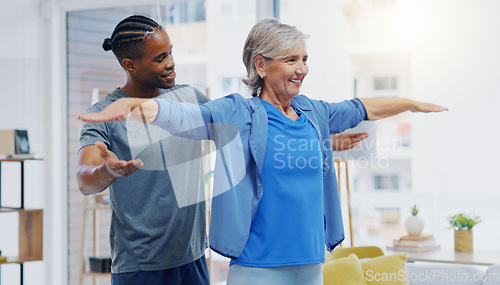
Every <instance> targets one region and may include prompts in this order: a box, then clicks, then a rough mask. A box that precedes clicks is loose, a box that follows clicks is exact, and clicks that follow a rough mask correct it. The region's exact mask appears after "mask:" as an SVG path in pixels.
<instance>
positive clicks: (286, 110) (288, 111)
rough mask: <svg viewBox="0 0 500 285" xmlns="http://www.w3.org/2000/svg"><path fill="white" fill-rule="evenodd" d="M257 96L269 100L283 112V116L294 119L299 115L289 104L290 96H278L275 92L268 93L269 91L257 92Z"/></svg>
mask: <svg viewBox="0 0 500 285" xmlns="http://www.w3.org/2000/svg"><path fill="white" fill-rule="evenodd" d="M259 98H260V99H262V100H264V101H266V102H269V103H270V104H272V105H273V106H274V107H276V108H277V109H278V110H280V112H282V113H283V114H285V116H287V117H288V118H290V119H292V120H294V121H295V120H296V119H297V118H298V117H299V115H298V114H297V113H296V112H295V109H293V107H292V106H290V101H291V98H286V97H285V96H279V95H276V94H272V95H270V93H268V92H261V93H260V94H259Z"/></svg>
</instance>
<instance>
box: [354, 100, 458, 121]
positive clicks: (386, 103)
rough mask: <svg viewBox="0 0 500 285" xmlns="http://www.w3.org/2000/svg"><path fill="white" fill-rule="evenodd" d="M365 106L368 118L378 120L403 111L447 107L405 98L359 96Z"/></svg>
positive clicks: (428, 111) (432, 110) (432, 109)
mask: <svg viewBox="0 0 500 285" xmlns="http://www.w3.org/2000/svg"><path fill="white" fill-rule="evenodd" d="M359 100H360V101H361V103H363V106H365V109H366V113H367V115H368V120H370V121H374V120H380V119H383V118H387V117H390V116H394V115H397V114H399V113H402V112H405V111H411V112H423V113H430V112H442V111H447V110H448V108H446V107H442V106H439V105H436V104H432V103H427V102H420V101H415V100H411V99H407V98H359Z"/></svg>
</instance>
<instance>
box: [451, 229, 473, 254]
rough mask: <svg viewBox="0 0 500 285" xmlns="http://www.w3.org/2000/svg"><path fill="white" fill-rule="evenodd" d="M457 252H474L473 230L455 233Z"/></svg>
mask: <svg viewBox="0 0 500 285" xmlns="http://www.w3.org/2000/svg"><path fill="white" fill-rule="evenodd" d="M455 251H461V252H470V251H472V230H461V231H457V230H456V231H455Z"/></svg>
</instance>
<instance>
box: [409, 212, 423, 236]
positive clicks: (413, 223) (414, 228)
mask: <svg viewBox="0 0 500 285" xmlns="http://www.w3.org/2000/svg"><path fill="white" fill-rule="evenodd" d="M410 213H411V216H409V217H408V218H407V219H406V220H405V229H406V231H407V232H408V235H410V236H418V235H420V234H421V233H422V230H423V229H424V220H422V219H421V218H420V217H419V216H418V208H417V205H413V207H411V208H410Z"/></svg>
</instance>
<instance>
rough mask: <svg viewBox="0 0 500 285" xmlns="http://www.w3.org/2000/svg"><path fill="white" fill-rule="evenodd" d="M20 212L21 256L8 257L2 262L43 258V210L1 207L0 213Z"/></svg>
mask: <svg viewBox="0 0 500 285" xmlns="http://www.w3.org/2000/svg"><path fill="white" fill-rule="evenodd" d="M14 212H17V213H19V219H18V221H19V256H12V257H7V261H0V264H5V263H18V264H22V263H24V262H28V261H38V260H42V259H43V210H41V209H31V210H30V209H11V208H0V213H14Z"/></svg>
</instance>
